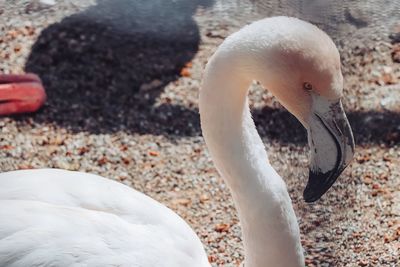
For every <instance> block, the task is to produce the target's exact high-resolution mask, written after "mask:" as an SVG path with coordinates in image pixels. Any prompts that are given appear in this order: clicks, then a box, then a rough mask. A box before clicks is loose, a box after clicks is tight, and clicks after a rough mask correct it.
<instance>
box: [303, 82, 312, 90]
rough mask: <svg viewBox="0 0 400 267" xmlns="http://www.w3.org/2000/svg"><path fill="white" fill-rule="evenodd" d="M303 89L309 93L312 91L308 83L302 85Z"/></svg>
mask: <svg viewBox="0 0 400 267" xmlns="http://www.w3.org/2000/svg"><path fill="white" fill-rule="evenodd" d="M303 88H304V90H306V91H311V90H312V89H313V87H312V85H311V83H308V82H305V83H303Z"/></svg>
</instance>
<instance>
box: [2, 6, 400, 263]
mask: <svg viewBox="0 0 400 267" xmlns="http://www.w3.org/2000/svg"><path fill="white" fill-rule="evenodd" d="M139 2H140V1H129V0H114V1H111V0H101V1H98V2H97V3H96V2H95V1H89V0H85V1H77V0H76V1H64V0H63V1H57V4H56V5H54V6H47V5H44V4H42V3H40V1H38V0H31V1H26V0H16V1H13V3H12V4H10V3H9V2H8V3H7V2H0V72H3V73H22V72H25V71H29V72H35V73H37V74H38V75H40V77H41V78H42V80H43V83H44V85H45V87H46V90H47V93H48V97H49V99H48V102H47V103H46V104H45V106H44V107H43V109H42V110H40V111H39V112H38V113H36V114H31V115H22V116H12V117H3V118H0V169H1V170H2V171H7V170H14V169H26V168H41V167H56V168H63V169H69V170H80V171H86V172H92V173H97V174H100V175H102V176H105V177H110V178H112V179H115V180H119V181H121V182H122V183H124V184H126V185H128V186H132V187H134V188H136V189H137V190H140V191H142V192H144V193H146V194H148V195H149V196H151V197H152V198H154V199H156V200H158V201H160V202H162V203H164V204H165V205H167V206H169V207H170V208H172V209H173V210H175V211H176V212H177V213H178V214H180V215H181V216H182V217H183V218H184V219H185V220H186V221H187V222H188V223H189V224H190V225H191V226H192V227H193V228H194V229H195V231H196V232H197V233H198V235H199V236H200V238H201V239H202V241H203V244H204V245H205V248H206V250H207V253H208V255H209V259H210V261H211V262H212V263H213V265H214V266H239V264H240V263H241V262H242V260H243V248H242V243H241V233H240V224H239V221H238V218H237V216H236V211H235V208H234V206H233V203H232V200H231V196H230V194H229V190H228V189H227V188H226V186H225V184H224V183H223V181H222V179H221V178H220V176H219V175H218V174H217V172H216V170H215V168H214V167H213V164H212V162H211V159H210V156H209V154H208V152H207V150H206V148H205V144H204V141H203V139H202V137H201V132H200V126H199V116H198V109H197V95H198V89H199V86H200V81H201V75H202V69H203V67H204V65H205V63H206V62H207V59H208V57H209V56H210V55H211V54H212V52H213V51H215V49H216V47H217V46H218V44H220V43H221V42H222V41H223V39H224V38H225V37H226V36H228V35H229V34H230V33H232V32H234V31H236V30H237V29H239V28H240V27H241V26H243V25H245V24H246V23H248V22H250V21H252V20H255V19H258V18H261V17H264V16H271V15H280V14H287V15H295V16H300V17H302V18H305V19H308V20H310V21H313V22H314V23H316V24H318V25H319V26H320V27H321V28H323V29H325V30H326V31H328V32H329V33H330V34H331V36H332V37H333V38H334V40H335V42H336V43H337V45H338V46H339V48H340V52H341V56H342V64H343V72H344V76H345V94H346V95H345V100H344V104H345V106H346V110H347V113H348V117H349V120H350V123H351V125H352V127H353V131H354V134H355V139H356V143H357V147H356V150H357V153H356V157H355V160H354V161H353V162H352V163H351V165H350V166H349V167H348V168H347V169H346V171H345V172H344V174H343V175H342V176H341V178H340V179H339V180H338V182H337V183H336V184H335V185H334V187H333V188H332V189H331V190H330V191H329V192H328V194H327V195H326V196H324V197H323V199H322V200H321V201H319V202H317V203H316V204H312V205H307V204H305V203H304V202H303V200H302V197H301V194H302V190H303V188H304V186H305V183H306V180H307V164H308V148H307V144H306V133H305V130H304V129H302V127H301V125H300V124H299V123H298V122H297V121H296V120H295V119H294V117H293V116H292V115H290V114H289V113H287V112H286V111H285V110H284V109H282V107H281V106H280V105H279V103H277V102H276V101H275V100H274V98H273V97H272V96H271V95H270V94H269V93H268V92H267V91H265V90H263V89H262V88H261V87H260V86H259V85H257V84H256V83H255V84H254V85H253V86H252V89H251V95H250V104H251V106H252V110H253V115H254V119H255V121H256V124H257V127H258V129H259V132H260V135H261V136H262V138H263V140H264V141H265V144H266V147H267V149H268V152H269V156H270V161H271V163H272V164H273V166H274V167H275V168H276V169H277V171H278V173H279V174H281V176H282V177H283V178H284V179H285V181H286V182H287V184H288V189H289V192H290V195H291V197H292V199H293V203H294V206H295V211H296V214H297V216H298V219H299V223H300V227H301V233H302V242H303V247H304V249H305V255H306V264H307V266H398V264H399V258H400V255H399V253H400V164H399V163H400V162H399V160H400V149H399V141H400V114H399V112H400V110H399V107H400V105H399V104H398V103H400V63H399V62H398V58H400V42H399V40H397V39H396V36H397V35H396V34H398V33H400V24H398V21H399V18H400V4H397V3H396V1H386V2H385V1H354V0H353V1H347V2H346V3H342V4H339V5H338V4H336V6H335V2H334V1H331V2H329V4H325V5H327V6H324V5H323V4H321V3H322V1H313V4H311V5H306V4H304V2H301V1H300V2H298V1H268V3H267V4H266V3H264V2H262V1H251V4H250V3H248V2H246V1H231V2H229V3H228V2H224V1H212V0H193V1H172V0H164V1H161V0H158V1H156V0H155V1H151V4H150V3H148V4H146V3H139ZM383 2H385V3H384V4H383ZM279 3H280V4H279ZM336 3H337V2H336ZM318 4H321V5H322V6H321V5H318ZM321 10H322V11H321ZM396 18H397V19H396ZM389 36H391V37H392V38H389ZM289 129H290V130H289Z"/></svg>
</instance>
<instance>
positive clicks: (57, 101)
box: [20, 0, 213, 133]
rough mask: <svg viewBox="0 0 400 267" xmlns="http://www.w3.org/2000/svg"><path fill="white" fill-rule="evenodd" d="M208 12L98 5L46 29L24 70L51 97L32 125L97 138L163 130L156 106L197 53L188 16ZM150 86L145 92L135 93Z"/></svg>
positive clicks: (170, 2) (123, 0)
mask: <svg viewBox="0 0 400 267" xmlns="http://www.w3.org/2000/svg"><path fill="white" fill-rule="evenodd" d="M212 4H213V0H191V1H186V0H152V1H132V0H99V1H98V2H97V4H96V5H94V6H92V7H90V8H88V9H87V10H85V11H83V12H81V13H78V14H74V15H72V16H69V17H67V18H65V19H63V20H62V21H61V22H60V23H56V24H53V25H51V26H49V27H48V28H46V29H45V30H43V31H42V33H41V34H40V36H39V38H38V40H37V42H36V43H35V44H34V46H33V48H32V51H31V54H30V56H29V58H28V60H27V63H26V68H25V69H26V71H28V72H34V73H36V74H38V75H39V76H40V77H41V79H42V80H43V83H44V86H45V88H46V91H47V93H48V102H47V104H46V106H45V109H44V110H43V112H41V113H39V114H37V115H35V116H34V119H35V121H38V122H49V123H55V124H57V125H60V126H63V127H66V128H68V129H71V130H72V131H85V130H86V131H90V132H95V133H98V132H113V131H118V130H129V131H132V132H141V133H144V132H148V131H150V132H151V130H152V129H153V128H154V127H155V126H154V125H157V124H158V123H164V124H168V123H169V121H168V120H167V119H168V118H165V120H164V119H163V118H160V116H159V115H160V114H159V113H160V112H161V113H162V112H164V107H161V108H160V109H158V110H153V109H152V106H153V103H154V101H155V99H156V97H157V96H158V95H159V94H160V93H161V92H162V90H163V88H164V87H165V85H166V84H168V83H169V82H171V81H174V80H176V79H177V78H178V77H179V74H180V71H181V69H182V68H183V67H184V66H185V64H186V63H187V62H190V61H191V59H192V58H193V57H194V55H195V53H196V52H197V51H198V47H199V43H200V35H199V29H198V26H197V24H196V22H195V21H194V20H193V17H192V16H193V14H194V12H195V11H196V9H197V8H199V7H200V6H203V7H208V6H211V5H212ZM154 81H155V82H154ZM150 82H153V83H152V84H151V86H148V87H149V88H150V89H147V90H139V89H140V88H141V86H142V85H146V84H148V83H150ZM142 88H143V86H142ZM168 109H169V110H170V112H172V114H173V115H177V114H179V113H180V112H181V111H180V108H179V107H170V108H168ZM20 118H21V119H24V117H20ZM160 120H161V121H160ZM154 131H156V132H157V131H158V130H157V129H154Z"/></svg>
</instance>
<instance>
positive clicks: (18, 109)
mask: <svg viewBox="0 0 400 267" xmlns="http://www.w3.org/2000/svg"><path fill="white" fill-rule="evenodd" d="M45 101H46V92H45V91H44V88H43V84H42V81H41V80H40V78H39V77H38V76H37V75H35V74H30V73H29V74H22V75H13V74H0V115H12V114H17V113H27V112H35V111H37V110H38V109H39V108H40V107H41V106H42V105H43V104H44V102H45Z"/></svg>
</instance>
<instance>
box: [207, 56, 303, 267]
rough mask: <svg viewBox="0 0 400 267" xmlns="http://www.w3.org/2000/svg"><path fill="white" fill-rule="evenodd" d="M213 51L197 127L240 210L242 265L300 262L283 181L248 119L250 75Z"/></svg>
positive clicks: (297, 238)
mask: <svg viewBox="0 0 400 267" xmlns="http://www.w3.org/2000/svg"><path fill="white" fill-rule="evenodd" d="M217 54H218V52H217V53H216V55H215V56H214V57H213V58H212V59H211V61H210V63H209V64H208V66H207V69H206V73H205V77H204V84H203V87H202V89H201V92H200V103H199V108H200V115H201V126H202V131H203V136H204V138H205V141H206V143H207V146H208V148H209V151H210V154H211V156H212V158H213V161H214V163H215V166H216V167H217V169H218V171H219V173H220V174H221V176H222V177H223V178H224V180H225V182H226V183H227V185H228V186H229V188H230V190H231V193H232V196H233V199H234V202H235V205H236V208H237V210H238V214H239V219H240V223H241V227H242V232H243V241H244V250H245V266H246V267H258V266H274V267H277V266H282V267H283V266H286V267H287V266H291V267H292V266H294V267H298V266H304V258H303V253H302V248H301V243H300V236H299V227H298V223H297V220H296V216H295V213H294V210H293V207H292V203H291V199H290V197H289V194H288V192H287V189H286V185H285V183H284V181H283V180H282V178H281V177H280V176H279V175H278V174H277V173H276V172H275V170H274V169H273V168H272V166H271V165H270V163H269V161H268V156H267V152H266V150H265V148H264V144H263V142H262V140H261V138H260V136H259V135H258V132H257V130H256V127H255V125H254V122H253V120H252V118H251V114H250V110H249V106H248V100H247V93H248V87H249V85H250V82H251V79H250V78H248V77H250V76H249V75H246V76H247V77H245V76H244V75H242V73H246V71H243V70H244V69H246V68H245V67H244V68H242V67H240V66H239V68H238V67H237V65H236V64H233V61H232V60H228V58H232V57H234V56H235V55H236V53H235V55H233V54H232V55H229V56H226V55H223V56H221V55H219V56H218V55H217ZM238 62H241V61H240V60H238ZM221 78H226V79H225V80H222V79H221ZM251 78H256V79H257V77H251Z"/></svg>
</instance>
